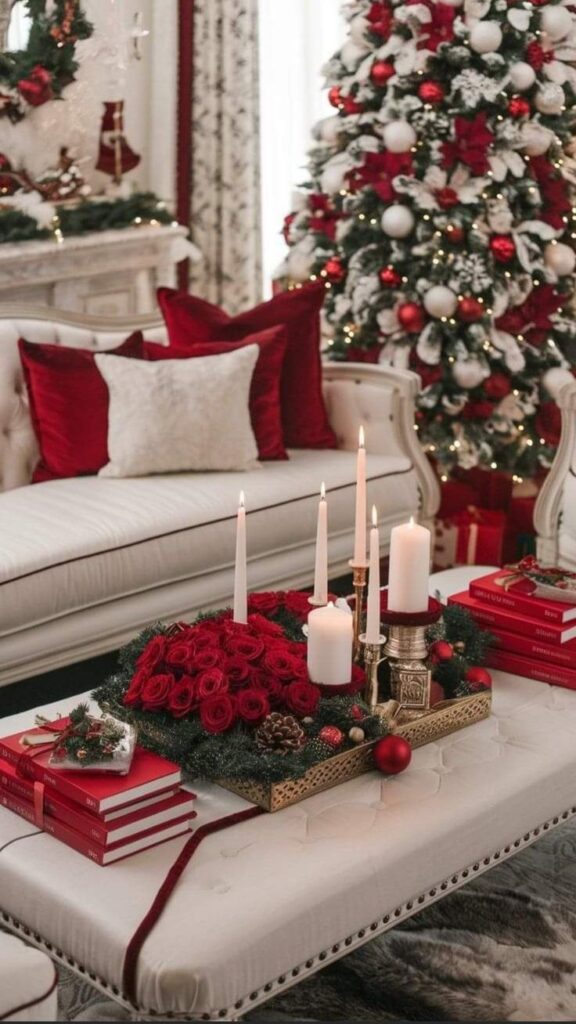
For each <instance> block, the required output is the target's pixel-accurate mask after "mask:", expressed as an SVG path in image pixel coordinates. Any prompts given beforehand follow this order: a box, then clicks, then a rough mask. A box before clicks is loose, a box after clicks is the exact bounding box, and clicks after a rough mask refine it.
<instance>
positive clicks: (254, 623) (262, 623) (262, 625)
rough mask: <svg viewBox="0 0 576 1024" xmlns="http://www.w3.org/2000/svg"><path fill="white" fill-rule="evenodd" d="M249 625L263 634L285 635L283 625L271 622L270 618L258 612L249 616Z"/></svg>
mask: <svg viewBox="0 0 576 1024" xmlns="http://www.w3.org/2000/svg"><path fill="white" fill-rule="evenodd" d="M248 625H249V626H251V627H252V629H253V630H254V631H255V632H256V633H259V634H260V635H261V636H284V633H283V631H282V626H279V625H278V623H277V622H270V620H269V619H265V618H264V616H263V615H259V614H258V613H257V612H254V614H253V615H249V616H248Z"/></svg>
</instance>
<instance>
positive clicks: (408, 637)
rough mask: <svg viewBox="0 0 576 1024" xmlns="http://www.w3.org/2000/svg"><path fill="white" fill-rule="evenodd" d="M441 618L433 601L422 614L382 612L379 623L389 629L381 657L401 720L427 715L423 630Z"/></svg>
mask: <svg viewBox="0 0 576 1024" xmlns="http://www.w3.org/2000/svg"><path fill="white" fill-rule="evenodd" d="M441 614H442V605H441V604H440V603H439V602H438V601H435V600H434V599H433V598H430V599H429V601H428V609H427V610H426V611H424V612H394V611H389V610H388V609H387V608H386V607H384V608H383V610H382V619H383V621H384V622H385V623H386V624H387V625H388V640H387V643H386V646H385V648H384V654H385V656H386V657H387V658H388V661H389V665H390V695H391V698H392V700H396V701H398V703H399V704H400V705H401V707H402V711H403V718H404V720H408V719H409V718H419V717H420V716H421V715H426V714H428V712H429V711H430V684H431V681H432V673H431V671H430V669H429V668H428V666H427V664H426V659H427V657H428V645H427V643H426V629H427V627H428V626H430V625H431V624H432V623H433V622H437V621H438V619H439V618H440V616H441Z"/></svg>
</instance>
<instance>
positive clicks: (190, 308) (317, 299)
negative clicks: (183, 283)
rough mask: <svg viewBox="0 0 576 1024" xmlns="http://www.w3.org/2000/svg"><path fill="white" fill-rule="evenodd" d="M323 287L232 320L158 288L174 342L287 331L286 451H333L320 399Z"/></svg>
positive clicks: (283, 294) (283, 297)
mask: <svg viewBox="0 0 576 1024" xmlns="http://www.w3.org/2000/svg"><path fill="white" fill-rule="evenodd" d="M323 299H324V285H323V284H310V285H306V286H305V287H304V288H297V289H294V291H291V292H281V293H280V294H279V295H275V296H274V298H273V299H270V301H269V302H263V303H262V304H261V305H260V306H255V308H254V309H250V310H247V311H246V312H245V313H240V314H239V316H236V317H230V316H228V314H227V313H225V312H224V310H222V309H220V308H219V307H218V306H213V305H212V304H211V303H210V302H205V301H204V299H197V298H195V297H194V296H193V295H187V294H186V293H184V292H176V291H174V290H173V289H172V288H159V289H158V304H159V306H160V309H161V310H162V314H163V316H164V320H165V321H166V327H167V328H168V337H169V338H170V344H171V345H174V346H176V347H185V346H187V345H190V344H196V343H197V342H201V341H224V342H234V341H240V340H243V339H244V338H245V337H246V335H248V334H252V333H254V332H255V331H261V330H262V329H263V328H266V327H276V326H278V325H279V324H280V325H283V326H284V327H285V328H286V331H287V334H288V347H287V349H286V356H285V358H284V365H283V367H282V378H281V381H280V393H281V399H282V426H283V429H284V443H285V445H286V447H287V448H335V447H336V444H337V442H336V437H335V436H334V433H333V431H332V429H331V427H330V424H329V422H328V416H327V414H326V409H325V406H324V399H323V397H322V366H321V360H320V308H321V306H322V301H323Z"/></svg>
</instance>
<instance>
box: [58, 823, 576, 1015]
mask: <svg viewBox="0 0 576 1024" xmlns="http://www.w3.org/2000/svg"><path fill="white" fill-rule="evenodd" d="M311 1013H313V1016H311ZM575 1019H576V822H572V823H568V824H566V825H564V826H563V827H562V828H559V829H556V831H554V832H552V833H550V834H549V835H547V836H546V837H545V838H544V839H542V840H540V841H539V842H538V843H536V844H535V845H534V846H532V847H530V848H529V849H528V850H525V851H524V852H523V853H520V854H518V856H516V857H514V858H513V859H512V860H511V861H508V862H507V863H505V864H501V865H499V866H498V867H497V868H494V869H493V870H492V871H490V872H488V874H486V875H484V876H481V877H479V878H476V879H474V881H472V882H470V883H469V884H468V885H467V886H465V887H464V888H463V889H460V890H459V891H457V892H455V893H452V895H450V896H448V897H446V898H445V899H444V900H442V901H441V902H440V903H437V904H436V905H434V906H432V907H430V908H428V909H427V910H425V911H423V912H422V913H421V914H419V915H417V916H416V917H414V918H412V920H411V921H408V922H406V923H405V924H403V925H400V926H399V927H398V928H396V929H394V930H393V931H391V932H389V933H388V934H387V935H384V936H382V937H380V938H377V939H374V940H373V941H372V942H369V943H368V944H367V945H366V946H364V947H363V948H362V949H359V950H357V951H356V952H354V953H350V954H349V955H348V956H347V957H344V958H343V959H342V960H340V961H339V962H337V963H336V964H334V965H332V966H330V967H327V968H325V970H323V971H320V973H319V974H316V975H314V976H313V977H312V978H310V979H309V980H308V981H305V982H303V983H302V984H300V985H297V986H296V987H295V988H293V989H290V990H289V991H288V992H286V993H284V994H283V995H280V996H277V997H276V999H274V1000H272V1001H271V1002H270V1003H269V1004H268V1005H267V1006H265V1007H263V1008H262V1009H261V1010H256V1011H254V1012H253V1013H251V1014H249V1015H248V1016H247V1017H246V1020H250V1021H254V1022H255V1024H256V1022H257V1024H268V1022H270V1024H272V1022H276V1021H277V1022H281V1021H282V1022H286V1021H290V1022H292V1024H294V1022H297V1021H310V1020H314V1021H383V1020H390V1021H407V1020H408V1021H410V1020H414V1021H423V1020H424V1021H425V1020H428V1021H430V1020H433V1021H497V1020H501V1021H502V1020H510V1021H514V1020H517V1021H573V1020H575ZM60 1020H62V1021H70V1020H74V1021H127V1020H130V1016H129V1015H128V1014H127V1013H125V1012H124V1011H123V1010H122V1009H121V1008H120V1007H116V1006H115V1005H114V1004H113V1003H111V1002H109V1001H108V1000H106V999H104V998H103V997H102V996H101V995H100V994H99V993H97V992H96V991H95V990H94V989H93V988H91V986H90V985H88V984H86V983H85V982H82V981H80V980H78V979H77V978H76V977H74V976H73V975H72V974H70V973H69V972H68V971H62V975H61V984H60Z"/></svg>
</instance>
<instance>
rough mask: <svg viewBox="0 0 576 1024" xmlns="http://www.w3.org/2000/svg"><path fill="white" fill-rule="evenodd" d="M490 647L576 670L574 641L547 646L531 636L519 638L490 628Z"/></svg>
mask: <svg viewBox="0 0 576 1024" xmlns="http://www.w3.org/2000/svg"><path fill="white" fill-rule="evenodd" d="M490 632H491V634H492V646H493V647H495V648H497V649H498V650H501V651H510V652H511V653H512V654H521V655H523V656H524V657H528V658H537V659H538V660H539V661H551V662H553V663H554V664H555V665H566V667H567V668H574V669H576V640H569V641H568V643H565V644H561V645H560V646H559V647H555V646H554V644H547V643H545V642H544V641H543V640H535V639H534V638H533V637H531V636H527V635H526V634H525V635H524V636H521V635H520V633H510V632H508V630H506V629H496V628H495V627H494V626H492V627H491V629H490Z"/></svg>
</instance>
